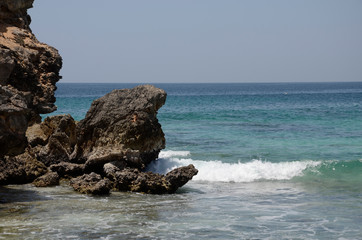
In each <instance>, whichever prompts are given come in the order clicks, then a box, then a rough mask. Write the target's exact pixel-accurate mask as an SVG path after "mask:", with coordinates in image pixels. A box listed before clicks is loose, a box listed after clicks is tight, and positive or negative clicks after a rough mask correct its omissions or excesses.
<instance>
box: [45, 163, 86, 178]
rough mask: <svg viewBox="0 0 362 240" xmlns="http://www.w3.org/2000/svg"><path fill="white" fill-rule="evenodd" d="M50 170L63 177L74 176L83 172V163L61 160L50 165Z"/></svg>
mask: <svg viewBox="0 0 362 240" xmlns="http://www.w3.org/2000/svg"><path fill="white" fill-rule="evenodd" d="M50 170H52V171H53V172H57V173H58V174H59V175H60V176H61V177H64V178H70V177H76V176H80V175H83V174H84V164H76V163H70V162H61V163H58V164H53V165H51V166H50Z"/></svg>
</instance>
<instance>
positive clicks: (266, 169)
mask: <svg viewBox="0 0 362 240" xmlns="http://www.w3.org/2000/svg"><path fill="white" fill-rule="evenodd" d="M190 155H191V154H190V152H188V151H162V152H161V153H160V157H159V159H158V160H156V161H154V162H152V163H151V164H150V165H149V166H148V169H147V170H148V171H152V172H157V173H160V174H166V173H167V172H169V171H171V170H172V169H175V168H177V167H181V166H187V165H189V164H193V165H194V166H195V167H196V168H197V169H198V170H199V173H198V174H197V175H196V176H195V177H194V178H193V180H196V181H211V182H253V181H258V180H289V179H292V178H293V177H297V176H302V175H303V171H304V170H306V169H308V168H313V167H316V166H319V165H320V164H321V163H322V162H321V161H311V160H305V161H291V162H279V163H273V162H268V161H261V160H252V161H250V162H245V163H241V162H238V163H224V162H221V161H201V160H193V159H191V158H189V157H190Z"/></svg>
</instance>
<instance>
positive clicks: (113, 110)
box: [77, 85, 166, 170]
mask: <svg viewBox="0 0 362 240" xmlns="http://www.w3.org/2000/svg"><path fill="white" fill-rule="evenodd" d="M165 101H166V92H165V91H163V90H161V89H158V88H155V87H154V86H151V85H144V86H138V87H135V88H133V89H122V90H113V91H112V92H111V93H108V94H106V95H105V96H103V97H101V98H99V99H97V100H95V101H94V102H93V103H92V106H91V107H90V109H89V111H88V112H87V115H86V117H85V119H84V120H82V121H80V122H79V124H78V125H77V135H78V143H77V151H78V152H77V158H78V159H83V160H84V161H85V164H86V168H87V169H89V170H95V169H102V167H103V165H104V164H105V163H107V162H111V161H122V162H125V163H126V164H127V166H129V167H136V168H140V169H142V168H144V167H145V165H147V164H148V163H149V162H151V161H152V160H154V159H156V158H157V157H158V153H159V152H160V150H161V149H163V148H164V147H165V137H164V133H163V131H162V129H161V125H160V124H159V122H158V120H157V117H156V115H157V111H158V109H159V108H160V107H161V106H162V105H163V104H164V103H165Z"/></svg>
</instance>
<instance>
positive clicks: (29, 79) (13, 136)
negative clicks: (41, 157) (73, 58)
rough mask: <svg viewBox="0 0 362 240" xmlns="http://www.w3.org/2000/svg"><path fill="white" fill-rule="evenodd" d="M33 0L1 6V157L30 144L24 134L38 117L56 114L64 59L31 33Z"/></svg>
mask: <svg viewBox="0 0 362 240" xmlns="http://www.w3.org/2000/svg"><path fill="white" fill-rule="evenodd" d="M32 4H33V0H2V1H1V2H0V93H1V94H0V106H1V107H0V145H1V146H2V147H1V149H0V157H2V156H4V155H16V154H18V153H21V152H22V151H23V150H24V146H25V145H26V144H27V141H26V137H25V131H26V128H27V127H28V126H29V125H32V124H33V123H35V122H40V116H39V114H42V113H50V112H53V111H55V110H56V106H55V105H54V103H55V97H54V91H55V90H56V86H55V83H56V82H57V81H58V80H59V79H60V78H61V77H60V76H59V71H60V68H61V66H62V59H61V57H60V55H59V53H58V51H57V50H56V49H55V48H52V47H50V46H48V45H46V44H44V43H41V42H39V41H38V40H37V39H36V37H35V36H34V35H33V33H32V32H31V29H30V27H29V24H30V22H31V20H30V16H29V15H28V14H27V9H28V8H31V7H32Z"/></svg>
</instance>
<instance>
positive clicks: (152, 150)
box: [0, 0, 197, 194]
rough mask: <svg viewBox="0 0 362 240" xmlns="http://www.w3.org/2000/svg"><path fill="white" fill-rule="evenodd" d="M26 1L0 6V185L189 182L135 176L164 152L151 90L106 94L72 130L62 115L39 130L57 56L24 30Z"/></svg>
mask: <svg viewBox="0 0 362 240" xmlns="http://www.w3.org/2000/svg"><path fill="white" fill-rule="evenodd" d="M32 4H33V0H1V1H0V184H10V183H30V182H33V181H34V180H35V181H34V182H33V183H34V185H36V186H50V185H56V184H58V183H59V178H72V180H71V185H72V186H73V188H74V189H75V190H76V191H79V192H81V193H87V194H108V193H109V191H110V190H111V188H112V187H115V188H116V189H118V190H122V191H137V192H145V193H172V192H175V191H176V189H177V188H178V187H180V186H182V185H184V184H185V183H186V182H187V181H188V180H190V179H191V178H192V176H194V175H195V174H197V170H196V169H195V168H194V167H193V166H188V167H184V168H180V169H177V170H174V171H172V172H171V173H169V174H167V175H166V176H164V175H159V174H155V173H146V172H143V170H144V169H145V166H146V165H147V164H149V163H150V162H151V161H153V160H155V159H156V158H157V157H158V154H159V152H160V150H161V149H164V148H165V137H164V133H163V131H162V129H161V125H160V124H159V122H158V119H157V111H158V109H159V108H160V107H161V106H162V105H163V104H164V103H165V101H166V92H165V91H163V90H161V89H158V88H156V87H154V86H151V85H144V86H138V87H135V88H133V89H122V90H113V91H112V92H110V93H109V94H107V95H105V96H103V97H101V98H99V99H97V100H95V101H94V102H93V103H92V106H91V108H90V109H89V111H88V113H87V115H86V117H85V118H84V119H83V120H82V121H80V122H79V123H78V124H77V123H76V122H75V121H74V119H73V118H72V117H71V116H70V115H62V116H53V117H48V118H46V119H45V120H44V121H43V122H41V118H40V114H44V113H50V112H53V111H54V110H56V106H55V105H54V103H55V97H54V91H55V90H56V86H55V83H56V82H57V81H58V80H59V79H60V78H61V77H60V76H59V71H60V68H61V66H62V59H61V57H60V55H59V54H58V51H57V50H56V49H54V48H52V47H50V46H48V45H46V44H43V43H41V42H39V41H38V40H37V39H36V38H35V36H34V35H33V34H32V32H31V29H30V27H29V25H30V22H31V18H30V16H29V15H28V14H27V9H28V8H30V7H32Z"/></svg>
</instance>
